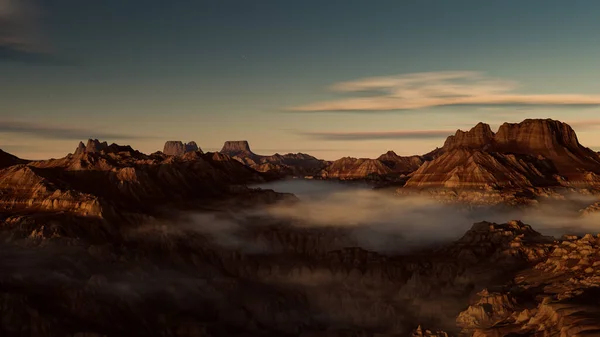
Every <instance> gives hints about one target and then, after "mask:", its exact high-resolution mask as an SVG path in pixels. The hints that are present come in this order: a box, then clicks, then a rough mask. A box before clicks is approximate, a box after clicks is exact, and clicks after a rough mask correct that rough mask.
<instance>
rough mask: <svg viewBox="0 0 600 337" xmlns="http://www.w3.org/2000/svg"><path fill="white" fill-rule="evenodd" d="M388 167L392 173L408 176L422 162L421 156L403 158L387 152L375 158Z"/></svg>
mask: <svg viewBox="0 0 600 337" xmlns="http://www.w3.org/2000/svg"><path fill="white" fill-rule="evenodd" d="M377 160H379V161H381V162H383V163H384V164H385V165H386V166H388V167H389V168H390V169H391V170H392V172H394V173H400V174H409V173H412V172H414V171H415V170H416V169H418V168H419V167H420V166H421V165H422V164H423V162H424V160H423V157H421V156H409V157H403V156H399V155H397V154H396V152H394V151H388V152H386V153H384V154H382V155H381V156H379V157H378V158H377Z"/></svg>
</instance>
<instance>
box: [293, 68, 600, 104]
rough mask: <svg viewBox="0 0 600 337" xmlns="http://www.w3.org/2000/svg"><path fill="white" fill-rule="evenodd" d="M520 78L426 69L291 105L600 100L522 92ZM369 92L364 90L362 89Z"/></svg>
mask: <svg viewBox="0 0 600 337" xmlns="http://www.w3.org/2000/svg"><path fill="white" fill-rule="evenodd" d="M517 88H518V83H517V82H515V81H509V80H503V79H495V78H489V77H486V76H485V75H484V74H483V73H480V72H474V71H446V72H425V73H414V74H406V75H398V76H387V77H372V78H365V79H359V80H356V81H350V82H342V83H338V84H335V85H333V86H332V87H331V88H330V89H331V90H333V91H335V92H338V93H354V94H356V96H361V95H360V93H363V92H369V93H379V94H378V95H374V94H373V95H370V96H368V97H351V98H342V99H339V100H334V101H326V102H317V103H312V104H307V105H302V106H297V107H292V108H289V109H288V110H291V111H299V112H326V111H390V110H409V109H422V108H428V107H439V106H451V105H477V106H515V107H519V106H521V107H522V106H544V105H545V106H563V105H567V106H595V105H600V94H598V95H584V94H520V93H518V92H516V91H515V90H516V89H517ZM363 96H364V95H363Z"/></svg>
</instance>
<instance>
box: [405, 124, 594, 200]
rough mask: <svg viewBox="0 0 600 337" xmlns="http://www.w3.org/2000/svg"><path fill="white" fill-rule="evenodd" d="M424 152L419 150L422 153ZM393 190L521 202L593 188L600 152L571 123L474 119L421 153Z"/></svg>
mask: <svg viewBox="0 0 600 337" xmlns="http://www.w3.org/2000/svg"><path fill="white" fill-rule="evenodd" d="M424 157H425V156H424ZM426 157H429V158H430V160H427V161H425V162H424V164H423V165H421V166H420V167H419V168H418V169H417V170H416V171H414V172H413V173H411V174H410V178H409V179H408V180H407V181H406V184H405V185H404V187H403V189H400V190H399V191H398V192H399V193H409V192H414V191H415V190H416V191H420V192H425V193H429V194H432V195H436V196H438V197H440V198H444V199H452V200H462V201H469V202H472V203H500V202H511V203H523V202H525V203H527V202H533V201H535V199H536V198H540V197H541V198H545V197H554V196H556V197H560V196H561V195H562V194H563V193H562V192H564V191H577V192H581V193H586V194H587V193H597V192H598V190H599V189H600V156H598V154H597V153H596V152H594V151H592V150H590V149H588V148H586V147H584V146H582V145H581V144H580V143H579V141H578V140H577V135H576V134H575V131H573V129H572V128H571V127H570V126H569V125H567V124H565V123H562V122H559V121H555V120H551V119H527V120H524V121H523V122H521V123H513V124H509V123H504V124H502V125H501V126H500V128H499V129H498V132H496V133H494V132H493V131H492V130H491V129H490V127H489V125H487V124H484V123H479V124H477V125H476V126H475V127H473V128H472V129H471V130H469V131H466V132H465V131H460V130H459V131H457V132H456V134H455V135H453V136H449V137H448V139H447V140H446V142H445V143H444V146H443V147H441V148H438V149H436V150H434V151H433V152H431V153H429V154H427V155H426Z"/></svg>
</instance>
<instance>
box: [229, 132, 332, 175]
mask: <svg viewBox="0 0 600 337" xmlns="http://www.w3.org/2000/svg"><path fill="white" fill-rule="evenodd" d="M220 153H223V154H226V155H228V156H231V157H232V158H234V159H236V160H238V161H240V162H241V163H244V164H245V165H247V166H249V167H251V168H253V169H255V170H257V171H259V172H263V173H266V174H267V175H268V176H270V177H273V178H283V177H286V176H295V177H304V176H312V175H315V174H317V173H318V172H319V171H320V170H321V169H323V167H325V166H326V165H327V162H326V161H324V160H320V159H317V158H315V157H313V156H310V155H308V154H305V153H288V154H283V155H281V154H278V153H276V154H274V155H271V156H262V155H258V154H255V153H254V152H252V150H251V149H250V145H249V144H248V142H247V141H245V140H242V141H227V142H225V144H224V145H223V148H222V149H221V151H220Z"/></svg>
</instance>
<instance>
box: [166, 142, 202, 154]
mask: <svg viewBox="0 0 600 337" xmlns="http://www.w3.org/2000/svg"><path fill="white" fill-rule="evenodd" d="M196 151H202V150H201V149H200V148H199V147H198V145H197V144H196V142H193V141H192V142H188V143H185V144H184V143H183V142H182V141H167V142H166V143H165V146H164V149H163V153H164V154H166V155H168V156H182V155H184V154H186V153H188V152H196Z"/></svg>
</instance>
